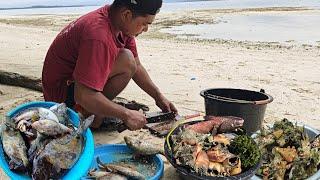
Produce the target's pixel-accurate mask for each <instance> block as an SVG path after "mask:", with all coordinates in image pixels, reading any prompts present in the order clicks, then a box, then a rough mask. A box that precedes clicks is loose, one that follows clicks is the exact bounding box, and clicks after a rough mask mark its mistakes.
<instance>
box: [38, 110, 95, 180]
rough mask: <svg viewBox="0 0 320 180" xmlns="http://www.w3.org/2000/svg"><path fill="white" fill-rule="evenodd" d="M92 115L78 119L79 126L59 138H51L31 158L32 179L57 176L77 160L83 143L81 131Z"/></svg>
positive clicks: (87, 125) (85, 127) (88, 124)
mask: <svg viewBox="0 0 320 180" xmlns="http://www.w3.org/2000/svg"><path fill="white" fill-rule="evenodd" d="M93 119H94V116H93V115H92V116H90V117H89V118H87V119H85V120H81V121H80V127H79V128H78V129H77V130H76V131H73V132H72V133H71V134H67V135H65V136H63V137H61V138H57V139H53V140H52V141H50V142H49V143H48V144H47V145H46V146H45V148H44V149H43V150H42V151H41V152H40V153H39V154H38V155H37V156H36V157H35V158H34V160H33V172H32V178H33V179H41V180H44V179H55V178H59V177H60V176H61V174H63V173H64V172H65V171H66V170H68V169H70V168H71V167H72V166H73V165H74V163H75V162H76V161H77V160H78V158H79V156H80V154H81V152H82V149H83V144H84V138H83V136H82V133H83V132H84V131H85V130H86V129H87V128H88V127H89V126H90V124H91V123H92V121H93Z"/></svg>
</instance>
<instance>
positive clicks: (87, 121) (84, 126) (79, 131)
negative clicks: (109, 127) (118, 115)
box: [76, 113, 94, 134]
mask: <svg viewBox="0 0 320 180" xmlns="http://www.w3.org/2000/svg"><path fill="white" fill-rule="evenodd" d="M78 114H79V117H80V124H79V128H78V129H77V132H76V134H82V133H83V132H84V131H85V130H86V129H88V128H89V126H90V125H91V123H92V122H93V120H94V115H91V116H89V117H88V118H86V119H84V117H83V115H82V114H81V113H78Z"/></svg>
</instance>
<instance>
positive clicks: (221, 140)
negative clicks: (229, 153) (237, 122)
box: [213, 134, 230, 145]
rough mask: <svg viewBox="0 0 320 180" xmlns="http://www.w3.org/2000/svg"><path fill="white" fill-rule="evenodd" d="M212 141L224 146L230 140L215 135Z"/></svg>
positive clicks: (221, 135)
mask: <svg viewBox="0 0 320 180" xmlns="http://www.w3.org/2000/svg"><path fill="white" fill-rule="evenodd" d="M213 141H215V142H217V143H220V144H225V145H229V144H230V140H229V139H228V138H227V137H226V136H224V135H223V134H217V135H215V136H213Z"/></svg>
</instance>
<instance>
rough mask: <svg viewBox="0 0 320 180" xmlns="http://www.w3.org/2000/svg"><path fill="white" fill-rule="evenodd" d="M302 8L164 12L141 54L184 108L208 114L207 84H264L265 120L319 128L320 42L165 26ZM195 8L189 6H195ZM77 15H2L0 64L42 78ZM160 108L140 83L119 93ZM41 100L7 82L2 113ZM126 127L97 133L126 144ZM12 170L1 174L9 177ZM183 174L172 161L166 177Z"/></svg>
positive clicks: (100, 138)
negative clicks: (52, 50)
mask: <svg viewBox="0 0 320 180" xmlns="http://www.w3.org/2000/svg"><path fill="white" fill-rule="evenodd" d="M289 11H290V13H299V12H300V11H310V12H312V13H320V12H319V11H316V10H308V9H304V8H283V9H281V8H267V9H261V8H259V9H249V10H248V9H243V10H240V11H239V10H230V9H229V10H206V11H193V12H191V14H192V16H187V13H186V12H185V13H181V14H179V15H177V14H172V13H171V14H160V15H159V17H158V19H157V20H156V22H155V23H154V26H152V27H151V28H150V32H148V33H146V34H144V35H142V36H141V37H138V39H137V44H138V52H139V56H140V60H141V62H142V64H143V65H144V66H145V68H146V69H147V70H148V72H149V74H150V76H151V77H152V79H153V81H154V82H155V83H156V84H157V85H158V86H159V88H160V89H161V90H162V92H163V93H164V94H165V95H166V96H167V98H168V99H170V100H171V101H172V102H173V103H174V104H175V105H176V107H177V109H178V110H179V113H180V114H181V115H187V114H193V113H195V112H201V113H204V99H203V98H202V97H201V96H200V95H199V93H200V91H201V90H204V89H207V88H218V87H226V88H244V89H249V90H254V91H259V90H260V89H264V90H265V91H266V93H268V94H270V95H272V96H273V97H274V101H273V102H272V103H270V104H268V106H267V110H266V113H265V120H264V122H265V123H272V122H274V121H276V120H281V119H282V118H288V119H290V120H292V121H299V122H302V123H305V124H307V125H310V126H312V127H314V128H319V129H320V123H319V120H320V117H319V114H320V80H319V77H320V71H319V67H320V47H319V46H309V45H295V44H293V45H290V46H285V45H282V44H280V43H276V42H275V43H256V42H238V41H232V40H228V41H226V40H195V39H192V38H191V37H190V38H189V39H179V38H177V37H176V36H172V35H168V34H164V33H160V32H159V30H160V29H161V28H165V27H170V26H172V25H174V24H186V23H194V24H199V23H218V22H217V21H216V17H219V16H221V15H224V14H230V13H239V14H240V13H241V14H243V13H269V12H273V13H288V12H289ZM189 13H190V12H189ZM76 17H78V16H75V15H72V16H67V15H66V16H61V15H59V16H58V15H36V16H0V37H1V38H0V69H1V70H7V71H11V72H18V73H21V74H25V75H32V76H36V77H41V69H42V64H43V60H44V57H45V54H46V51H47V49H48V47H49V46H50V44H51V42H52V40H53V39H54V37H55V35H56V34H57V33H58V32H59V30H60V29H62V28H63V26H65V25H66V24H68V23H69V22H70V21H72V20H73V19H75V18H76ZM120 96H121V97H125V98H127V99H130V100H136V101H138V102H141V103H144V104H147V105H148V106H150V108H151V110H152V111H154V110H159V109H157V107H156V106H155V105H154V101H153V99H151V98H150V97H148V96H147V95H146V93H144V92H143V91H142V90H140V89H139V88H138V86H136V85H135V84H134V83H133V82H130V84H129V85H128V87H127V88H126V89H125V90H124V92H123V93H122V94H121V95H120ZM34 100H42V94H41V93H38V92H33V91H30V90H27V89H24V88H19V87H10V86H5V85H0V113H1V114H3V113H5V112H7V111H8V110H9V109H11V108H12V107H15V106H17V105H18V104H21V103H23V102H27V101H34ZM130 133H132V132H129V131H125V132H123V133H122V134H119V133H117V132H99V133H95V142H96V144H105V143H123V136H124V135H125V134H130ZM5 177H6V176H5V175H2V176H0V179H4V178H5ZM167 178H174V179H177V178H178V175H177V173H176V172H175V170H174V169H173V168H172V167H171V166H170V165H169V164H168V162H166V161H165V174H164V178H163V179H167Z"/></svg>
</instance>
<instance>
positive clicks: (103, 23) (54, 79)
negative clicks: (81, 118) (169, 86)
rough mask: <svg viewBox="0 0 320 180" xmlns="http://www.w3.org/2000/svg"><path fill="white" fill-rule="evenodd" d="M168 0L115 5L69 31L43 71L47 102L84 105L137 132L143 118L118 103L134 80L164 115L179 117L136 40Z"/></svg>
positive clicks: (79, 21) (88, 16)
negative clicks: (143, 60)
mask: <svg viewBox="0 0 320 180" xmlns="http://www.w3.org/2000/svg"><path fill="white" fill-rule="evenodd" d="M161 5H162V0H114V2H113V3H112V5H110V6H108V5H107V6H104V7H102V8H100V9H97V10H95V11H93V12H90V13H88V14H86V15H84V16H82V17H80V18H79V19H77V20H75V21H74V22H72V23H70V24H69V25H68V26H67V27H65V28H64V29H63V30H62V31H61V32H60V33H59V34H58V36H57V37H56V38H55V40H54V41H53V43H52V44H51V46H50V48H49V50H48V52H47V55H46V58H45V62H44V66H43V71H42V83H43V92H44V98H45V100H46V101H54V102H59V103H60V102H66V103H67V105H68V106H69V107H74V105H78V107H79V106H81V107H82V108H83V109H84V110H85V111H87V112H90V113H92V114H95V115H96V118H95V121H94V123H93V124H92V126H93V127H94V128H97V127H99V126H100V125H101V123H102V119H103V117H116V118H119V119H121V120H123V121H124V123H125V124H126V125H127V126H128V127H129V129H131V130H135V129H139V128H142V127H143V126H144V125H145V124H146V118H145V116H144V115H143V113H141V112H138V111H134V110H129V109H126V108H124V107H122V106H120V105H117V104H115V103H113V102H112V101H111V100H112V99H114V98H115V97H116V96H117V95H118V94H119V93H120V92H121V91H122V90H123V89H124V88H125V87H126V86H127V84H128V83H129V81H130V79H131V78H132V79H133V80H134V81H135V83H136V84H137V85H138V86H139V87H140V88H141V89H143V90H144V91H145V92H146V93H148V94H149V95H150V96H151V97H152V98H153V99H154V100H155V102H156V104H157V106H158V107H159V108H160V109H162V110H163V111H174V112H177V110H176V108H175V107H174V105H173V104H172V103H171V102H170V101H169V100H167V99H166V98H165V97H164V95H163V94H162V93H161V92H160V90H159V89H158V88H157V86H156V85H155V84H154V83H153V82H152V80H151V79H150V77H149V75H148V73H147V71H146V70H145V68H144V67H143V66H142V64H141V63H140V60H139V57H138V53H137V49H136V43H135V39H134V37H135V36H138V35H139V34H141V33H142V32H146V31H147V30H148V26H149V25H150V24H151V23H152V22H153V21H154V18H155V15H156V14H157V13H158V12H159V9H160V7H161Z"/></svg>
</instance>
